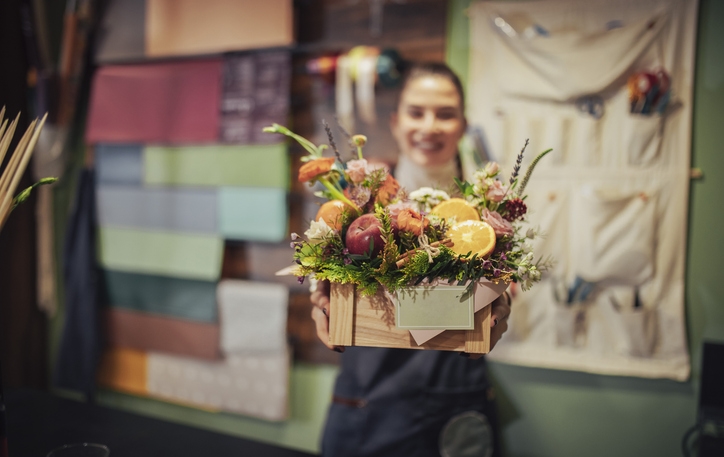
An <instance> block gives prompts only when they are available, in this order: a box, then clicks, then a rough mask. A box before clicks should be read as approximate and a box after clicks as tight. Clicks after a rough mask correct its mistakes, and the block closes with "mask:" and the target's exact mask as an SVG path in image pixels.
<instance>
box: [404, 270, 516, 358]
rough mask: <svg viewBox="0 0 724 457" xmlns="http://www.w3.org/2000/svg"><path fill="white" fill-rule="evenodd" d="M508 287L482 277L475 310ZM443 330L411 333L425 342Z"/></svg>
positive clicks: (419, 340) (476, 292) (481, 307)
mask: <svg viewBox="0 0 724 457" xmlns="http://www.w3.org/2000/svg"><path fill="white" fill-rule="evenodd" d="M507 288H508V284H506V283H505V282H503V281H500V282H498V283H497V284H496V283H494V282H492V281H490V280H488V279H485V278H483V279H481V280H480V281H479V282H478V283H477V284H476V285H475V312H476V313H477V312H478V311H480V310H481V309H483V308H485V307H486V306H488V305H489V304H490V303H492V302H493V300H495V299H496V298H498V297H499V296H500V295H501V294H502V293H503V292H505V289H507ZM442 332H443V330H437V329H436V330H410V335H412V338H413V339H414V340H415V343H417V344H423V343H425V342H427V341H429V340H431V339H432V338H434V337H436V336H437V335H439V334H440V333H442Z"/></svg>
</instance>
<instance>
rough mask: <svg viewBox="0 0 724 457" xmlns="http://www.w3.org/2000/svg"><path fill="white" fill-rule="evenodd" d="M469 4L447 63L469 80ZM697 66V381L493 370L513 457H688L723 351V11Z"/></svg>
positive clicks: (712, 7)
mask: <svg viewBox="0 0 724 457" xmlns="http://www.w3.org/2000/svg"><path fill="white" fill-rule="evenodd" d="M469 3H470V2H469V0H451V2H450V17H449V25H450V30H449V43H448V60H449V63H450V64H451V65H452V66H453V67H454V68H455V69H456V70H457V71H459V72H461V73H463V74H465V72H466V71H467V64H468V63H467V55H468V49H469V48H468V43H467V40H466V37H467V32H468V19H467V16H466V15H465V12H464V11H465V8H467V6H468V4H469ZM700 5H701V6H700V8H701V10H700V19H699V20H700V26H699V32H698V49H697V58H696V79H695V81H696V85H695V106H694V130H693V149H692V167H696V168H700V169H701V170H702V171H703V173H704V178H703V179H699V180H695V181H692V184H691V200H690V216H689V236H688V258H687V277H686V279H687V292H686V309H687V318H688V323H687V325H688V331H689V343H690V351H691V355H692V378H691V379H690V380H689V381H688V382H685V383H678V382H673V381H666V380H648V379H640V378H625V377H613V376H597V375H591V374H585V373H578V372H567V371H557V370H544V369H535V368H524V367H517V366H512V365H505V364H501V363H491V371H492V375H493V378H494V382H495V383H496V385H497V391H498V400H499V405H500V410H501V414H502V419H503V422H504V424H505V428H504V446H505V449H506V457H524V456H525V457H579V456H581V455H585V456H586V457H597V456H612V455H615V456H619V457H624V456H657V457H667V456H672V457H673V456H680V455H681V446H680V444H681V439H682V436H683V435H684V433H685V432H686V430H687V429H688V428H689V427H690V426H691V425H693V424H694V421H695V416H696V402H697V398H698V391H697V388H698V383H699V373H700V367H699V365H700V358H701V344H702V341H703V340H705V339H708V340H716V341H724V306H722V302H724V281H722V279H721V273H720V270H718V269H717V268H714V266H715V265H716V263H717V258H718V256H719V255H720V254H721V253H724V241H723V238H722V236H721V235H719V234H720V233H721V232H722V227H723V226H724V213H723V212H722V210H724V206H723V205H722V204H721V203H720V200H719V199H720V196H721V195H724V154H721V153H720V151H721V147H722V146H721V145H722V144H723V143H724V138H723V137H722V132H723V131H724V130H723V129H722V127H721V126H722V121H723V120H724V85H723V84H722V83H723V82H724V53H722V52H721V43H724V28H722V27H721V25H720V24H722V22H723V21H724V2H721V1H719V0H701V4H700Z"/></svg>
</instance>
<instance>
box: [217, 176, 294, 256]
mask: <svg viewBox="0 0 724 457" xmlns="http://www.w3.org/2000/svg"><path fill="white" fill-rule="evenodd" d="M218 205H219V210H218V214H219V230H220V232H221V234H222V235H223V236H224V238H226V239H233V240H244V241H266V242H272V243H273V242H279V241H283V240H285V239H286V238H287V235H288V230H287V214H288V211H287V192H286V191H285V190H283V189H264V188H259V187H256V188H255V187H222V188H221V189H219V198H218Z"/></svg>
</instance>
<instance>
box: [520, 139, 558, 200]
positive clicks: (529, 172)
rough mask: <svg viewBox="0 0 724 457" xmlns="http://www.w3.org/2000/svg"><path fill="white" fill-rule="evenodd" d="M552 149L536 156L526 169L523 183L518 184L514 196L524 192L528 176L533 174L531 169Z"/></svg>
mask: <svg viewBox="0 0 724 457" xmlns="http://www.w3.org/2000/svg"><path fill="white" fill-rule="evenodd" d="M552 150H553V149H546V150H545V151H543V152H541V153H540V154H538V157H536V158H535V159H534V160H533V161H532V162H531V163H530V166H529V167H528V170H527V171H526V172H525V177H524V178H523V182H521V183H520V187H518V191H517V192H516V196H518V197H519V196H520V194H522V193H523V190H525V186H526V185H528V180H529V179H530V175H531V174H533V169H534V168H535V166H536V164H538V162H539V161H540V159H542V158H543V156H545V155H546V154H548V153H549V152H551V151H552Z"/></svg>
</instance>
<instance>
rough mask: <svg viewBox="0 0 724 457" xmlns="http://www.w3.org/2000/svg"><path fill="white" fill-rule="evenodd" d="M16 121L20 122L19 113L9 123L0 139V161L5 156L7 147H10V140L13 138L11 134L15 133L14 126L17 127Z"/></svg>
mask: <svg viewBox="0 0 724 457" xmlns="http://www.w3.org/2000/svg"><path fill="white" fill-rule="evenodd" d="M18 122H20V114H18V115H17V117H16V118H15V120H14V121H13V122H11V123H10V127H9V128H8V130H7V131H6V132H5V135H4V136H3V137H2V139H1V140H0V161H2V160H3V159H4V158H5V153H6V152H7V150H8V148H10V142H11V141H12V140H13V135H15V128H16V127H17V125H18Z"/></svg>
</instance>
